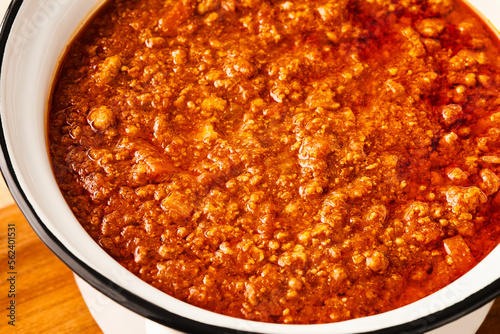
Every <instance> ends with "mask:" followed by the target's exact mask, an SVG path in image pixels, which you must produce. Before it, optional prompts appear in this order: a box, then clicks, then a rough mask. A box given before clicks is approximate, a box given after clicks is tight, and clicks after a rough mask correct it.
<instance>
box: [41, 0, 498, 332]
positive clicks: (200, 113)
mask: <svg viewBox="0 0 500 334" xmlns="http://www.w3.org/2000/svg"><path fill="white" fill-rule="evenodd" d="M499 84H500V54H499V43H498V36H497V35H496V34H494V32H493V31H492V30H491V29H490V28H489V27H488V26H487V25H486V24H485V23H484V22H483V21H482V19H480V18H479V17H478V16H477V15H476V14H475V13H474V12H473V11H472V10H471V9H470V8H468V7H467V6H466V5H465V4H464V3H462V2H461V1H458V0H400V1H395V0H373V1H367V0H366V1H365V0H320V1H312V0H294V1H288V0H111V1H109V2H108V3H107V4H106V5H105V6H104V8H103V9H101V10H100V11H99V12H98V13H97V14H96V15H95V16H94V17H93V18H92V19H91V20H90V22H89V23H88V24H86V26H85V27H84V29H82V31H81V32H80V33H79V35H78V36H77V37H76V38H75V39H74V41H72V42H71V44H70V45H69V47H68V50H67V52H66V55H65V56H64V58H63V60H62V62H61V65H60V69H59V72H58V75H57V77H56V79H55V82H54V89H53V95H52V100H51V104H50V107H49V109H50V110H49V118H48V119H49V121H48V138H49V144H48V145H49V151H50V156H51V159H52V165H53V170H54V173H55V176H56V178H57V181H58V183H59V186H60V189H61V191H62V193H63V195H64V197H65V199H66V201H67V203H68V205H69V206H70V208H71V209H72V211H73V212H74V214H75V216H76V218H77V219H78V220H79V221H80V223H81V224H82V225H83V227H84V228H85V229H86V231H88V233H89V234H90V235H91V236H92V238H93V239H95V241H96V242H98V243H99V245H100V246H101V247H102V248H103V249H104V250H105V251H106V252H108V253H109V254H110V255H111V256H112V257H113V258H114V259H116V260H117V261H118V262H119V263H121V264H122V265H123V266H124V267H125V268H127V269H128V270H130V271H131V272H132V273H134V274H135V275H137V276H138V277H140V278H141V279H143V280H144V281H146V282H148V283H150V284H151V285H153V286H155V287H156V288H158V289H160V290H162V291H164V292H165V293H167V294H169V295H171V296H173V297H176V298H178V299H180V300H183V301H186V302H188V303H191V304H193V305H196V306H199V307H202V308H205V309H208V310H211V311H214V312H217V313H221V314H225V315H229V316H234V317H239V318H244V319H250V320H256V321H264V322H276V323H294V324H313V323H328V322H336V321H341V320H346V319H352V318H358V317H363V316H368V315H373V314H377V313H381V312H385V311H388V310H392V309H395V308H397V307H400V306H403V305H406V304H408V303H411V302H413V301H415V300H418V299H420V298H423V297H424V296H427V295H429V294H431V293H433V292H435V291H437V290H438V289H440V288H442V287H444V286H446V285H447V284H449V283H451V282H453V281H454V280H456V279H457V278H459V277H460V276H461V275H463V274H464V273H466V272H467V271H468V270H470V269H471V268H472V267H474V265H475V264H476V263H478V261H480V260H481V259H482V258H484V257H485V256H486V255H487V254H488V253H489V252H490V251H491V250H492V249H493V248H494V247H495V246H496V245H497V244H498V242H499V237H500V211H499V209H500V195H499V192H498V190H499V187H500V178H499V175H500V94H499V88H500V86H499Z"/></svg>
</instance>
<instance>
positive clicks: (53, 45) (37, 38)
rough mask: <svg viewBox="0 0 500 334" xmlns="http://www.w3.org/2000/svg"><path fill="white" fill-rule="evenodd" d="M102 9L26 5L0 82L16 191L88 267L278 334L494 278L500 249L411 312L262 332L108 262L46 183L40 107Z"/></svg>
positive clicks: (199, 315) (460, 292)
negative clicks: (68, 53)
mask: <svg viewBox="0 0 500 334" xmlns="http://www.w3.org/2000/svg"><path fill="white" fill-rule="evenodd" d="M102 2H103V0H82V1H76V0H24V2H23V4H22V6H21V8H20V11H19V13H18V15H17V17H16V20H15V22H14V24H13V26H12V30H11V33H10V35H9V40H8V42H7V47H6V51H5V54H4V60H3V63H2V68H1V78H0V97H1V100H0V109H1V121H2V124H3V127H4V132H5V137H6V143H7V149H8V152H9V156H10V157H11V159H12V166H13V169H14V171H15V174H16V177H17V178H18V180H19V183H20V186H21V188H22V190H23V192H24V193H25V195H26V197H27V199H28V201H29V202H30V203H31V205H32V206H33V209H34V210H35V212H36V214H37V215H38V216H39V217H40V219H41V220H42V222H43V224H44V225H45V226H46V227H47V228H48V229H49V230H50V231H51V232H52V233H53V234H54V235H55V236H56V237H57V238H58V240H60V241H61V242H62V243H63V244H64V245H65V247H66V248H67V249H68V250H69V251H70V252H71V253H72V254H74V255H75V256H76V257H77V258H79V259H80V260H81V261H83V262H84V263H86V264H87V265H88V266H90V267H91V268H93V269H94V270H96V271H97V272H99V273H101V274H102V275H104V276H105V277H106V278H108V279H109V280H110V281H113V282H114V283H116V284H117V285H118V286H121V287H122V288H124V289H126V290H128V291H130V292H132V293H134V294H136V295H137V296H140V297H141V298H143V299H145V300H148V301H150V302H152V303H154V304H156V305H158V306H160V307H162V308H164V309H166V310H168V311H170V312H172V313H176V314H179V315H182V316H184V317H187V318H192V319H195V320H197V321H199V322H203V323H207V324H212V325H216V326H222V327H227V328H232V329H237V330H243V331H252V332H258V333H283V334H294V333H297V334H301V333H310V332H314V333H328V334H335V333H336V334H340V333H359V332H365V331H373V330H377V329H381V328H386V327H391V326H396V325H398V324H402V323H406V322H410V321H412V320H415V319H419V318H421V317H425V316H426V315H428V314H431V313H434V312H436V311H439V310H442V309H445V308H447V307H449V306H450V305H453V304H454V303H457V302H460V301H462V300H464V299H465V298H467V297H468V296H470V295H472V294H474V293H475V292H477V291H478V290H480V289H481V288H482V287H485V286H487V285H489V284H490V283H492V282H493V281H495V280H496V279H498V278H500V266H499V265H498V263H500V247H497V248H496V249H495V250H494V251H493V252H492V253H491V254H490V255H489V256H488V257H487V258H486V259H485V260H483V261H482V262H481V263H479V264H478V265H477V267H476V268H475V269H474V270H472V271H470V272H469V273H467V274H466V275H464V276H463V277H462V278H460V279H459V280H457V281H456V282H454V283H452V284H450V285H449V286H448V287H446V288H444V289H442V290H440V291H438V292H437V293H435V294H433V295H431V296H429V297H427V298H424V299H422V300H420V301H418V302H415V303H413V304H411V305H409V306H406V307H403V308H400V309H397V310H394V311H391V312H387V313H384V314H380V315H376V316H371V317H365V318H361V319H356V320H350V321H345V322H341V323H335V324H325V325H309V326H303V325H281V324H264V323H258V322H252V321H245V320H240V319H235V318H231V317H227V316H223V315H219V314H214V313H212V312H208V311H205V310H202V309H199V308H197V307H194V306H191V305H189V304H187V303H184V302H181V301H179V300H176V299H174V298H172V297H170V296H168V295H166V294H164V293H161V292H159V291H158V290H156V289H155V288H153V287H152V286H150V285H148V284H146V283H144V282H143V281H141V280H140V279H138V278H137V277H135V276H134V275H132V274H131V273H130V272H128V271H127V270H125V269H124V268H122V267H121V266H120V265H119V264H118V263H117V262H115V261H114V260H113V259H112V258H111V257H110V256H109V255H107V254H106V253H105V252H104V251H103V250H102V249H101V248H100V247H99V246H98V245H97V244H96V243H95V242H94V241H93V240H92V239H91V238H90V237H89V236H88V234H87V233H86V232H85V231H84V229H83V228H82V227H81V226H80V224H79V223H78V222H77V221H76V220H75V218H74V216H73V215H72V213H71V211H70V210H69V209H68V207H67V206H66V203H65V201H64V199H63V197H62V196H61V194H60V192H59V189H58V187H57V184H56V182H55V180H54V179H53V177H52V171H51V167H50V164H49V160H48V157H47V151H46V135H45V121H46V119H45V115H46V106H47V102H48V95H49V90H50V84H51V82H52V79H53V77H54V74H55V71H56V68H57V64H58V61H59V60H60V56H61V55H62V54H63V52H64V49H65V46H66V45H67V43H68V41H69V40H70V39H71V38H72V37H73V36H74V34H75V32H76V31H77V30H78V29H79V28H80V27H81V25H82V22H84V21H85V20H86V19H87V18H88V17H89V16H90V15H91V13H92V12H93V11H95V10H96V9H97V8H98V7H99V5H100V4H102ZM470 3H471V4H473V5H474V6H475V7H476V8H478V9H479V11H480V12H482V13H484V15H485V16H486V17H487V18H488V19H489V20H490V21H491V22H492V24H493V25H494V26H496V27H500V1H497V0H470ZM422 326H425V323H423V324H422ZM423 328H424V327H423Z"/></svg>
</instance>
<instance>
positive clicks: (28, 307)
mask: <svg viewBox="0 0 500 334" xmlns="http://www.w3.org/2000/svg"><path fill="white" fill-rule="evenodd" d="M10 224H13V226H14V227H15V233H16V242H15V251H16V259H15V261H16V262H15V272H16V273H17V274H16V275H15V277H16V280H15V290H16V291H15V294H16V296H15V303H16V321H15V325H16V326H15V327H12V326H10V325H8V321H9V318H8V317H7V315H8V312H9V311H8V310H7V307H8V306H9V303H10V301H11V300H12V299H11V298H8V291H9V290H10V284H9V282H8V281H7V279H8V278H9V275H8V274H7V273H8V272H9V271H10V270H9V268H8V236H7V231H8V227H9V225H10ZM0 247H1V248H2V250H1V251H0V267H1V269H0V272H1V275H2V276H1V279H0V315H1V316H0V319H1V320H0V333H9V334H10V333H16V334H33V333H37V334H49V333H50V334H77V333H80V334H100V333H102V331H101V330H100V329H99V327H98V326H97V324H96V323H95V321H94V319H93V318H92V316H91V315H90V312H89V311H88V309H87V307H86V306H85V303H84V301H83V299H82V297H81V295H80V292H79V290H78V288H77V286H76V283H75V281H74V279H73V274H72V273H71V271H70V270H69V269H68V268H67V267H66V266H65V265H64V264H63V263H62V262H61V261H60V260H59V259H58V258H57V257H56V256H55V255H54V254H52V252H51V251H50V250H49V249H48V248H47V247H46V246H45V245H44V244H43V243H42V242H41V241H40V239H39V238H38V237H37V235H36V234H35V233H34V232H33V230H32V229H31V227H30V225H29V224H28V222H27V221H26V220H25V219H24V217H23V215H22V213H21V212H20V210H19V209H18V208H17V206H16V205H15V204H14V201H13V200H12V198H11V197H10V194H9V192H8V190H7V188H6V187H5V184H4V183H3V180H1V179H0ZM498 333H500V299H498V300H497V301H496V303H495V305H494V306H493V309H492V311H491V312H490V314H489V315H488V317H487V318H486V321H485V322H484V323H483V325H482V326H481V328H480V330H479V331H478V334H498ZM109 334H114V333H109ZM457 334H461V333H457Z"/></svg>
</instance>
